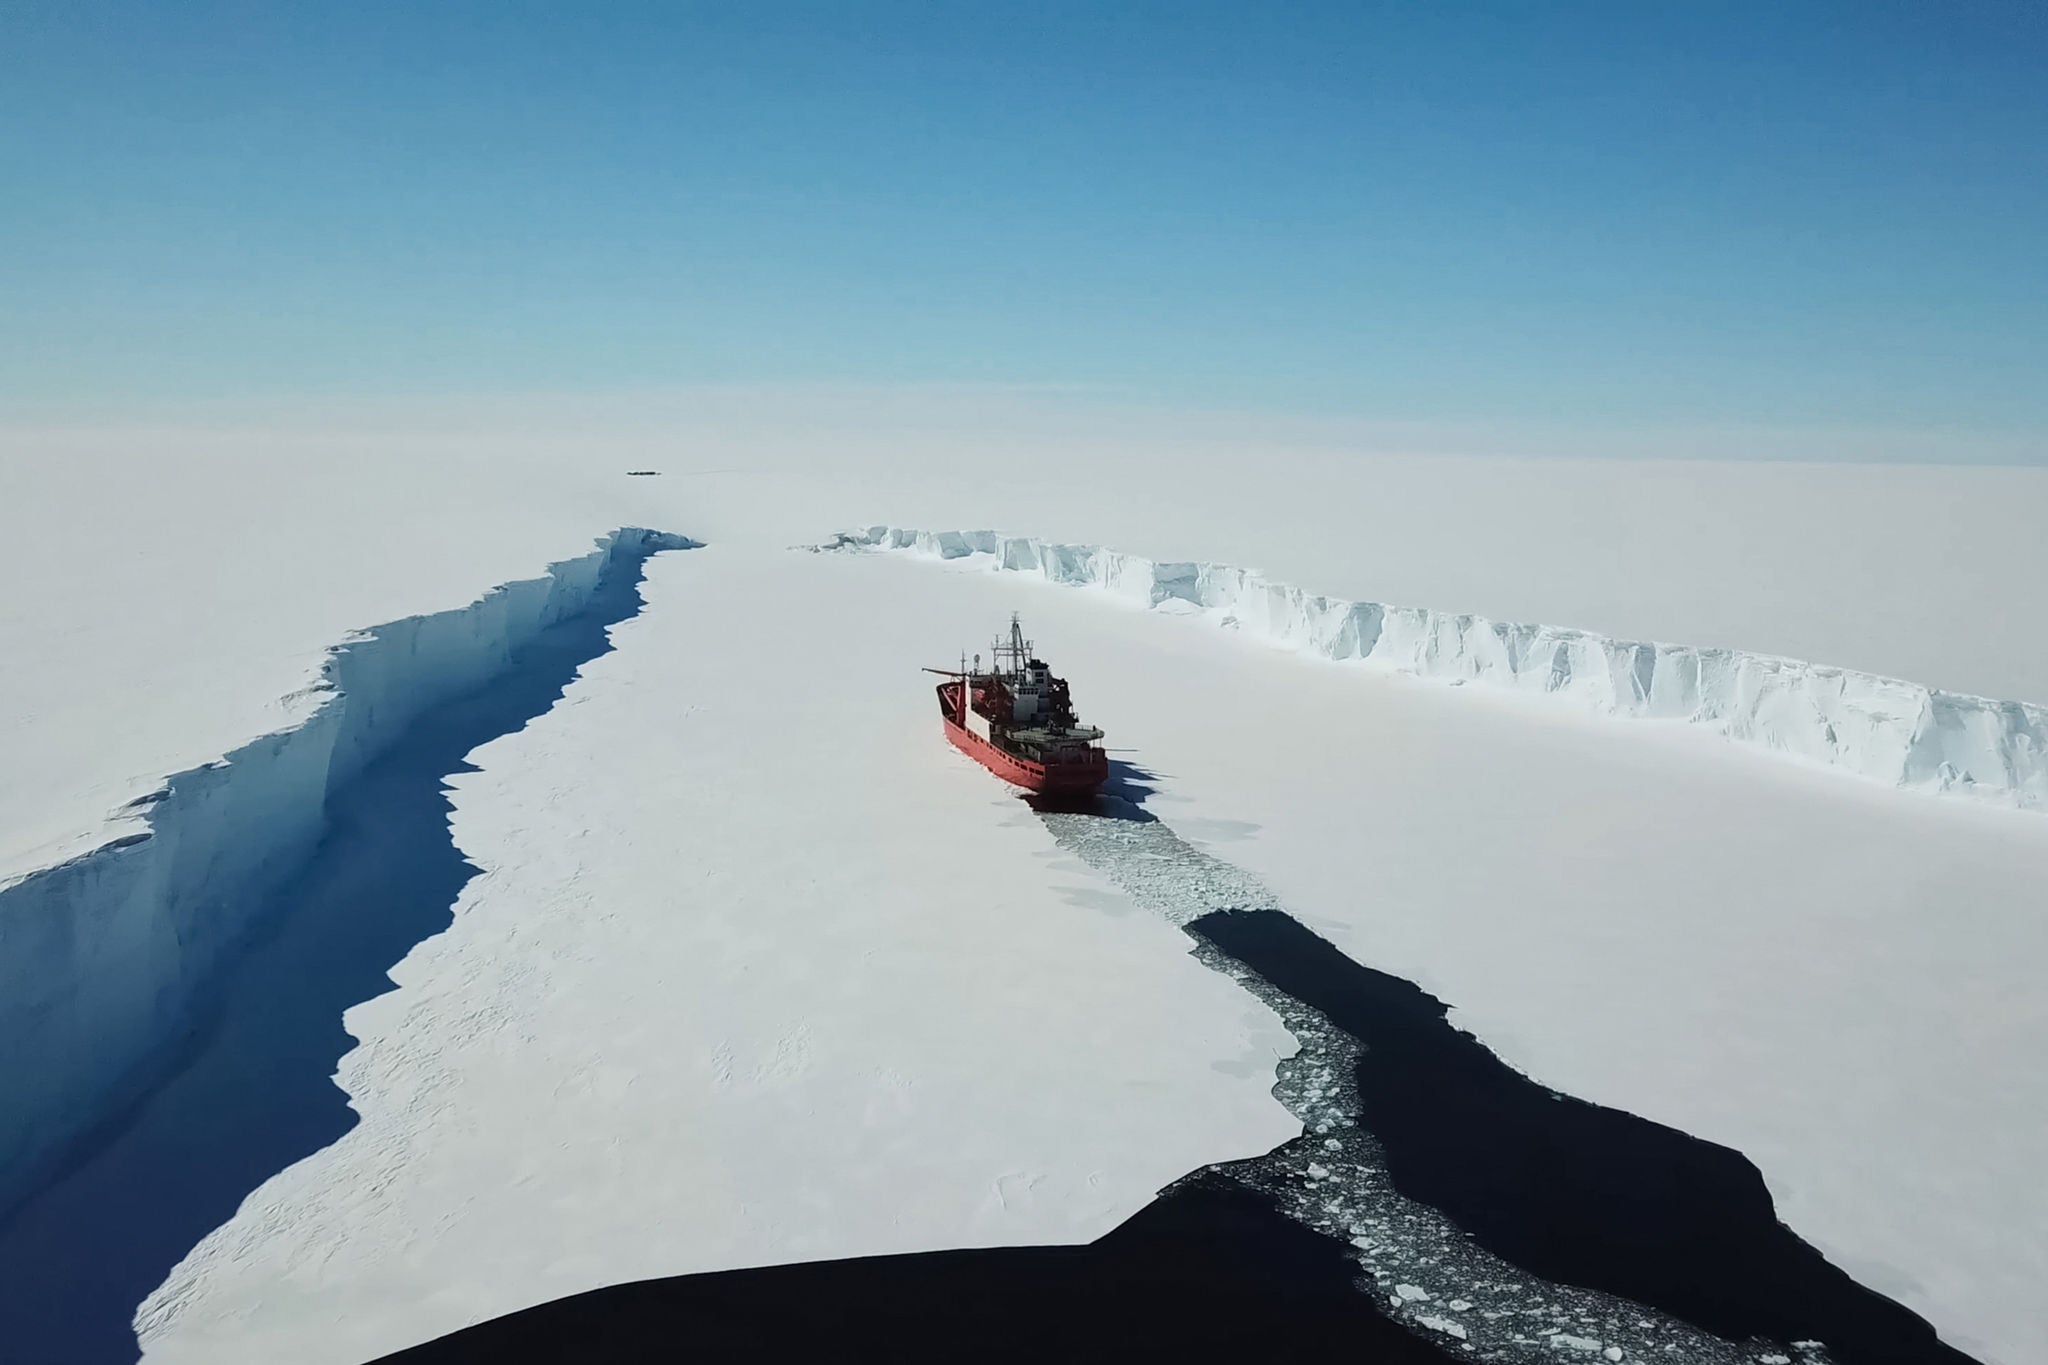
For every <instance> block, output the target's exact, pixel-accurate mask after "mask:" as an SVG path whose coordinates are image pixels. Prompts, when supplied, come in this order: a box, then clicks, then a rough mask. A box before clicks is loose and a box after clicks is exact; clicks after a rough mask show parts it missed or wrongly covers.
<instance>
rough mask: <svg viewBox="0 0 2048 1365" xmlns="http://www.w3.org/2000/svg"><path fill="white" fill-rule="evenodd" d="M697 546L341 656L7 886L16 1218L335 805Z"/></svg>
mask: <svg viewBox="0 0 2048 1365" xmlns="http://www.w3.org/2000/svg"><path fill="white" fill-rule="evenodd" d="M692 543H693V542H690V541H688V540H685V539H684V538H682V537H680V536H674V535H669V534H665V533H661V532H656V531H648V530H643V529H639V528H626V529H622V530H618V531H614V532H612V533H611V534H609V535H606V536H603V537H600V538H599V539H598V541H597V548H596V549H594V550H592V551H591V552H590V553H588V554H585V555H581V556H579V557H577V558H574V559H567V560H562V561H560V562H558V563H554V564H550V565H549V566H548V570H547V572H546V574H544V575H543V576H541V577H538V578H530V579H521V580H518V581H515V582H510V583H505V584H501V585H500V586H498V587H495V588H492V589H490V590H489V591H488V592H486V593H485V594H484V595H483V596H482V597H480V598H478V599H477V600H475V601H474V602H472V603H470V604H469V605H468V606H466V607H460V608H457V609H454V610H451V611H443V612H436V613H433V614H430V615H422V616H409V617H406V618H404V619H402V620H397V621H391V622H387V623H385V624H383V625H379V626H374V627H371V628H370V629H368V630H365V631H361V632H359V633H357V634H355V635H353V636H351V637H350V638H349V639H347V640H345V641H344V642H343V643H341V644H339V645H337V646H335V647H333V648H332V649H331V650H330V651H329V652H328V655H327V658H326V661H325V662H324V664H323V665H322V667H321V671H320V676H319V678H318V680H317V681H315V682H314V683H312V684H311V686H310V687H309V688H308V689H306V695H305V698H304V700H305V701H307V702H310V703H311V710H310V713H308V714H306V715H305V716H304V718H303V719H302V720H300V721H299V722H298V723H297V724H295V725H293V726H292V727H291V728H289V729H285V730H281V731H277V732H275V733H272V734H267V735H263V736H261V737H259V738H257V739H255V740H252V741H251V742H249V743H248V744H245V745H243V746H241V747H240V748H238V749H235V750H233V751H232V752H230V753H228V754H227V755H226V756H225V757H223V758H220V759H217V760H215V761H213V762H211V763H206V764H202V765H201V766H199V767H196V768H193V769H190V770H188V771H185V772H180V773H176V774H173V775H172V776H170V777H168V778H166V779H165V780H164V782H163V784H162V786H161V787H160V788H159V789H158V790H156V791H155V792H152V793H150V794H149V795H146V796H143V797H141V798H139V799H138V800H136V801H134V802H132V803H130V808H129V811H128V812H127V813H128V814H130V815H132V816H134V817H136V819H134V820H132V821H130V822H129V826H130V827H129V829H128V832H125V833H122V834H121V835H120V836H119V837H117V838H114V839H112V840H110V841H109V842H107V843H105V844H102V845H101V846H100V847H98V848H97V849H94V850H93V851H92V852H90V853H87V854H84V855H81V856H79V857H76V858H72V859H70V860H68V861H66V862H63V863H60V864H58V865H57V866H55V867H50V868H45V869H43V870H41V871H37V872H31V873H29V874H28V875H26V876H23V877H19V878H16V879H15V880H13V881H12V882H10V883H7V884H5V885H0V1095H5V1096H6V1097H7V1103H6V1104H5V1106H4V1107H0V1212H4V1211H5V1210H6V1209H7V1208H9V1207H10V1206H12V1205H13V1203H14V1202H15V1201H16V1200H17V1199H18V1198H19V1197H20V1196H21V1195H22V1194H23V1193H24V1192H25V1190H26V1189H28V1188H30V1187H32V1185H33V1181H34V1177H35V1175H36V1173H37V1172H38V1170H39V1169H40V1167H41V1165H42V1164H43V1163H44V1162H45V1161H47V1160H48V1159H49V1158H50V1157H51V1156H52V1155H53V1154H54V1153H56V1152H57V1151H58V1150H59V1149H61V1147H62V1146H63V1144H64V1143H65V1142H66V1141H67V1140H68V1139H70V1138H72V1137H74V1136H76V1135H77V1134H79V1133H80V1132H82V1131H84V1130H86V1129H88V1128H89V1127H90V1126H91V1125H92V1124H93V1123H94V1122H95V1121H97V1120H98V1119H100V1118H101V1117H102V1116H104V1115H105V1114H106V1113H108V1112H109V1111H110V1110H111V1109H113V1108H114V1107H116V1106H118V1104H119V1103H120V1102H121V1101H122V1100H123V1099H124V1098H125V1097H127V1096H128V1095H130V1094H133V1093H134V1092H135V1091H136V1090H137V1089H139V1088H140V1087H141V1086H142V1085H144V1084H146V1082H147V1080H148V1079H149V1072H150V1070H151V1063H152V1061H153V1060H154V1059H156V1058H158V1057H160V1055H161V1054H162V1052H163V1050H164V1049H165V1047H166V1046H167V1045H168V1044H169V1043H170V1042H171V1041H172V1040H174V1039H176V1038H177V1037H178V1036H179V1034H180V1033H181V1031H182V1029H183V1028H184V1027H185V1026H186V1025H187V1024H188V1023H189V1022H190V1020H191V1018H192V1016H193V1014H194V1010H195V1006H196V1004H197V1003H198V997H199V994H200V991H201V990H202V988H203V987H204V985H205V983H206V981H207V979H208V977H209V976H210V974H211V973H212V972H214V970H215V969H216V968H218V967H219V966H220V965H221V963H222V961H223V959H224V957H225V956H226V954H227V953H228V951H229V950H230V949H232V947H233V946H234V944H235V943H236V942H237V941H238V940H239V939H240V938H241V936H242V935H243V934H244V932H245V931H246V930H247V929H248V928H249V926H250V921H251V917H252V915H253V914H254V912H255V910H256V909H257V907H258V906H260V904H261V903H262V899H263V896H264V893H265V892H267V891H269V890H272V889H274V888H275V887H276V886H278V885H279V884H280V883H281V882H282V881H283V880H284V878H286V877H287V876H289V875H290V873H291V872H292V871H293V870H294V869H295V867H296V866H297V864H298V863H299V862H301V861H302V860H303V858H304V857H305V856H306V854H307V853H308V852H309V851H310V850H311V849H312V847H313V845H314V844H315V843H316V842H317V841H318V840H319V838H320V837H321V834H322V832H323V828H324V824H325V816H324V811H325V805H326V799H327V795H328V793H329V792H330V791H332V790H334V789H335V788H337V787H339V786H340V785H341V784H343V783H345V782H347V781H348V780H349V779H350V778H351V777H353V776H354V775H355V774H356V773H357V772H359V771H361V769H362V767H363V765H364V764H365V763H367V762H368V761H369V760H370V759H372V758H374V757H375V756H376V755H377V754H378V753H379V752H380V751H381V750H382V749H383V748H384V747H385V746H387V745H388V744H389V743H390V742H391V741H392V739H393V737H395V736H396V735H397V734H398V733H399V732H401V731H403V730H404V729H405V727H406V725H407V724H408V723H409V722H410V721H411V720H412V719H413V718H414V717H416V716H418V715H419V714H420V713H421V712H423V711H425V710H427V709H429V708H431V707H433V706H436V705H438V704H440V703H441V702H444V701H447V700H449V699H451V698H453V697H456V696H459V695H461V694H462V693H464V692H467V691H470V690H473V689H475V688H476V687H478V686H480V685H481V684H482V683H484V682H485V681H486V680H487V679H489V678H491V677H492V676H493V675H495V674H497V673H500V672H502V671H503V670H504V669H505V668H506V667H507V666H508V665H509V663H510V661H511V658H512V656H513V655H514V654H515V653H516V652H517V651H518V650H519V649H520V648H521V647H522V646H523V645H525V644H526V643H527V642H528V641H530V640H532V639H533V638H534V637H535V636H536V635H537V634H539V633H540V632H541V631H543V630H545V629H546V628H547V627H549V626H550V625H553V624H554V623H556V622H558V621H562V620H565V619H568V618H570V617H573V616H575V615H577V614H578V613H579V612H581V611H583V610H584V609H585V608H586V607H588V605H589V603H590V600H591V596H592V593H593V592H594V590H595V589H596V587H597V585H598V583H599V581H600V580H601V579H602V578H603V577H604V576H605V575H606V574H607V573H608V572H610V571H611V570H612V569H613V568H614V566H616V565H618V564H620V563H622V562H630V561H632V560H635V559H639V558H644V557H645V556H647V555H649V554H653V553H655V552H656V551H659V550H668V549H680V548H684V547H686V546H688V545H690V544H692ZM315 699H317V700H315Z"/></svg>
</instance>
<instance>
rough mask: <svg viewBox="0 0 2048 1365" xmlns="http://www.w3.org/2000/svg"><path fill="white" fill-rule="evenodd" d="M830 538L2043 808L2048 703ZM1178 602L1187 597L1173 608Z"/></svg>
mask: <svg viewBox="0 0 2048 1365" xmlns="http://www.w3.org/2000/svg"><path fill="white" fill-rule="evenodd" d="M832 548H876V549H887V550H908V551H911V552H913V553H916V554H922V555H928V556H934V557H937V558H940V559H961V558H966V557H968V556H974V555H986V556H988V557H989V558H990V559H991V561H992V563H993V566H994V567H995V568H996V569H997V570H999V571H1012V572H1023V573H1035V574H1038V575H1040V576H1041V577H1043V578H1045V579H1046V580H1047V581H1048V582H1052V583H1060V584H1068V585H1080V586H1090V587H1098V588H1102V589H1105V590H1107V591H1109V592H1111V593H1113V594H1114V595H1116V596H1118V597H1121V598H1124V599H1126V600H1129V601H1132V602H1134V603H1136V604H1138V605H1140V606H1143V607H1147V608H1157V607H1162V606H1167V605H1169V604H1173V603H1183V604H1187V606H1188V607H1191V608H1195V609H1201V610H1204V611H1206V612H1207V613H1208V614H1209V615H1210V616H1211V618H1212V619H1214V620H1216V621H1217V622H1219V623H1220V624H1223V625H1228V626H1234V627H1235V628H1237V629H1239V630H1241V631H1244V632H1246V633H1248V634H1250V635H1252V636H1254V637H1257V638H1259V639H1263V640H1267V641H1270V642H1272V643H1274V644H1278V645H1281V646H1284V647H1287V648H1291V649H1294V650H1298V651H1300V652H1303V653H1308V654H1313V655H1318V656H1320V657H1322V658H1326V659H1360V660H1364V661H1366V662H1368V663H1371V664H1375V665H1378V666H1380V667H1383V668H1389V669H1395V670H1399V671H1401V672H1405V673H1412V674H1416V675H1418V676H1421V677H1425V678H1435V679H1441V680H1444V681H1455V682H1474V683H1483V684H1485V685H1488V686H1491V687H1499V688H1504V689H1509V690H1513V691H1518V692H1525V693H1560V694H1564V695H1567V696H1571V697H1574V698H1577V699H1579V700H1581V701H1583V702H1585V703H1586V704H1587V705H1588V706H1590V707H1591V708H1592V709H1593V710H1595V711H1597V712H1600V713H1602V714H1606V715H1611V716H1626V717H1648V718H1654V719H1663V720H1678V721H1686V722H1689V723H1692V724H1696V725H1705V726H1709V727H1711V728H1713V729H1715V730H1717V731H1719V732H1720V733H1722V734H1724V735H1726V736H1728V737H1729V738H1730V739H1733V740H1736V741H1738V742H1740V743H1743V744H1750V745H1755V746H1758V747H1760V748H1764V749H1767V750H1770V751H1772V752H1774V753H1777V754H1781V755H1786V756H1790V757H1794V758H1798V759H1802V760H1805V761H1808V762H1811V763H1817V764H1821V765H1824V766H1827V767H1831V768H1838V769H1841V770H1843V771H1845V772H1850V773H1854V774H1856V775H1858V776H1860V777H1866V778H1872V779H1875V780H1877V781H1880V782H1884V783H1888V784H1891V785H1894V786H1899V787H1910V788H1915V789H1919V790H1925V791H1932V792H1947V793H1962V794H1966V795H1969V796H1973V797H1977V798H1980V799H1984V800H1989V801H1993V802H1997V803H1999V804H2001V805H2008V806H2016V807H2019V808H2022V809H2027V810H2043V809H2048V707H2042V706H2036V705H2032V704H2029V703H2026V702H2016V701H1996V700H1993V699H1991V698H1988V697H1973V696H1966V695H1963V694H1960V693H1954V692H1943V691H1939V690H1937V689H1934V688H1930V687H1924V686H1922V685H1920V684H1918V683H1911V682H1904V681H1901V680H1900V679H1897V678H1886V677H1880V676H1878V675H1876V674H1872V673H1864V672H1859V671H1857V670H1854V669H1846V668H1833V667H1828V666H1826V665H1822V664H1814V663H1806V662H1803V661H1801V660H1798V659H1785V658H1777V657H1773V656H1771V655H1765V654H1753V653H1749V652H1747V651H1744V650H1739V649H1715V648H1702V647H1698V646H1692V645H1674V644H1662V643H1650V642H1643V641H1634V640H1616V639H1610V638H1608V637H1607V636H1604V635H1599V634H1595V633H1593V632H1591V631H1584V630H1573V629H1568V628H1565V627H1561V626H1549V625H1527V624H1521V623H1516V622H1505V621H1493V620H1489V619H1487V618H1486V617H1484V616H1477V615H1473V614H1470V613H1452V612H1443V611H1436V610H1432V609H1431V608H1428V607H1402V606H1393V605H1389V604H1387V603H1384V602H1354V601H1347V600H1344V599H1341V598H1333V597H1324V596H1321V595H1318V594H1315V593H1311V592H1307V591H1305V590H1303V589H1301V588H1298V587H1295V586H1293V585H1291V584H1287V583H1278V582H1274V581H1273V580H1271V579H1269V578H1267V577H1265V576H1264V575H1263V574H1261V573H1259V572H1258V571H1257V570H1253V569H1242V568H1236V567H1233V566H1231V565H1228V564H1210V563H1199V562H1192V561H1181V562H1161V561H1156V560H1151V559H1146V558H1143V557H1142V556H1138V555H1131V554H1124V553H1121V552H1119V551H1116V550H1111V549H1105V548H1103V547H1101V546H1098V545H1059V544H1053V543H1050V542H1047V541H1044V540H1039V539H1036V538H1034V537H1030V536H1011V535H1003V534H1000V533H998V532H995V531H920V530H913V529H909V528H904V527H894V526H871V527H869V528H867V529H866V530H863V531H854V532H843V533H841V534H840V536H839V537H837V539H836V540H835V541H834V542H833V543H832ZM1184 609H1186V608H1184Z"/></svg>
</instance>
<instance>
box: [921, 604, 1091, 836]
mask: <svg viewBox="0 0 2048 1365" xmlns="http://www.w3.org/2000/svg"><path fill="white" fill-rule="evenodd" d="M960 665H961V666H960V668H959V669H958V671H955V670H952V669H945V668H928V669H926V670H925V672H927V673H937V674H938V675H939V676H941V677H943V678H946V679H948V681H946V682H942V683H940V684H939V686H938V693H939V715H940V717H941V718H942V719H943V720H944V721H945V725H946V738H947V739H949V740H951V741H952V742H953V747H954V748H956V749H958V750H959V751H960V752H961V753H963V754H966V755H967V756H968V757H969V758H971V759H973V760H974V761H975V762H977V763H979V764H981V765H982V766H983V767H984V768H987V769H988V770H989V771H990V772H992V773H994V774H995V775H996V776H997V777H1000V778H1002V779H1003V780H1004V781H1006V782H1014V783H1016V784H1017V785H1018V786H1020V787H1023V788H1024V789H1026V790H1027V791H1034V792H1044V793H1045V794H1047V795H1049V796H1087V795H1090V794H1092V793H1093V792H1094V791H1095V789H1096V788H1098V787H1100V786H1101V785H1102V783H1103V781H1104V779H1106V778H1107V777H1108V776H1109V755H1107V754H1105V753H1103V752H1102V746H1101V745H1100V744H1098V743H1097V741H1098V740H1100V739H1101V738H1102V731H1100V730H1092V729H1090V728H1088V727H1087V726H1085V725H1083V724H1081V722H1080V720H1079V719H1078V718H1077V717H1076V716H1075V715H1074V702H1073V699H1072V698H1071V697H1070V696H1069V695H1068V693H1067V684H1066V680H1065V679H1062V678H1055V677H1054V676H1053V675H1052V670H1051V669H1049V668H1047V667H1046V666H1045V663H1044V661H1043V660H1041V659H1037V658H1034V657H1032V653H1031V642H1030V641H1029V640H1027V639H1025V638H1024V627H1023V626H1022V625H1020V624H1018V621H1017V617H1016V614H1015V613H1012V614H1011V616H1010V638H1009V639H1007V640H998V641H996V645H995V653H994V654H993V655H992V656H991V660H990V668H989V671H988V672H986V673H984V672H982V670H981V656H980V655H979V654H977V655H975V656H974V666H973V667H972V668H969V667H968V666H967V661H966V660H965V659H962V660H961V661H960Z"/></svg>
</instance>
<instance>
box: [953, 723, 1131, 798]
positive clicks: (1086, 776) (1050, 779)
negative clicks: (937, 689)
mask: <svg viewBox="0 0 2048 1365" xmlns="http://www.w3.org/2000/svg"><path fill="white" fill-rule="evenodd" d="M940 719H941V721H942V723H943V724H944V725H945V727H946V738H947V739H948V740H950V741H951V742H952V745H953V747H954V748H956V749H958V750H959V751H960V752H961V753H963V754H966V755H967V756H968V757H969V758H971V759H973V760H974V761H975V762H976V763H979V764H980V765H981V766H982V767H984V768H987V769H988V770H989V771H990V772H992V773H994V774H995V775H996V776H997V777H1000V778H1002V779H1003V780H1004V781H1005V782H1011V783H1015V784H1016V785H1017V786H1019V787H1022V788H1024V790H1026V791H1031V792H1041V793H1043V794H1045V795H1047V796H1090V795H1093V794H1094V793H1095V792H1096V791H1097V790H1099V789H1100V788H1101V786H1102V784H1103V783H1104V782H1106V781H1108V780H1109V760H1108V759H1107V758H1099V759H1094V760H1091V761H1089V762H1085V763H1053V764H1047V763H1033V762H1032V761H1031V760H1030V759H1028V758H1019V757H1018V756H1017V755H1015V754H1012V753H1008V752H1005V751H1004V750H1002V749H998V748H997V747H996V746H995V745H993V744H991V743H989V742H988V741H987V740H985V739H983V738H982V737H981V736H980V735H977V734H975V733H974V732H973V731H972V730H969V729H967V728H966V727H965V726H963V725H960V724H958V723H956V722H955V721H954V720H953V718H952V717H951V716H950V715H947V716H942V717H941V718H940Z"/></svg>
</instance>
